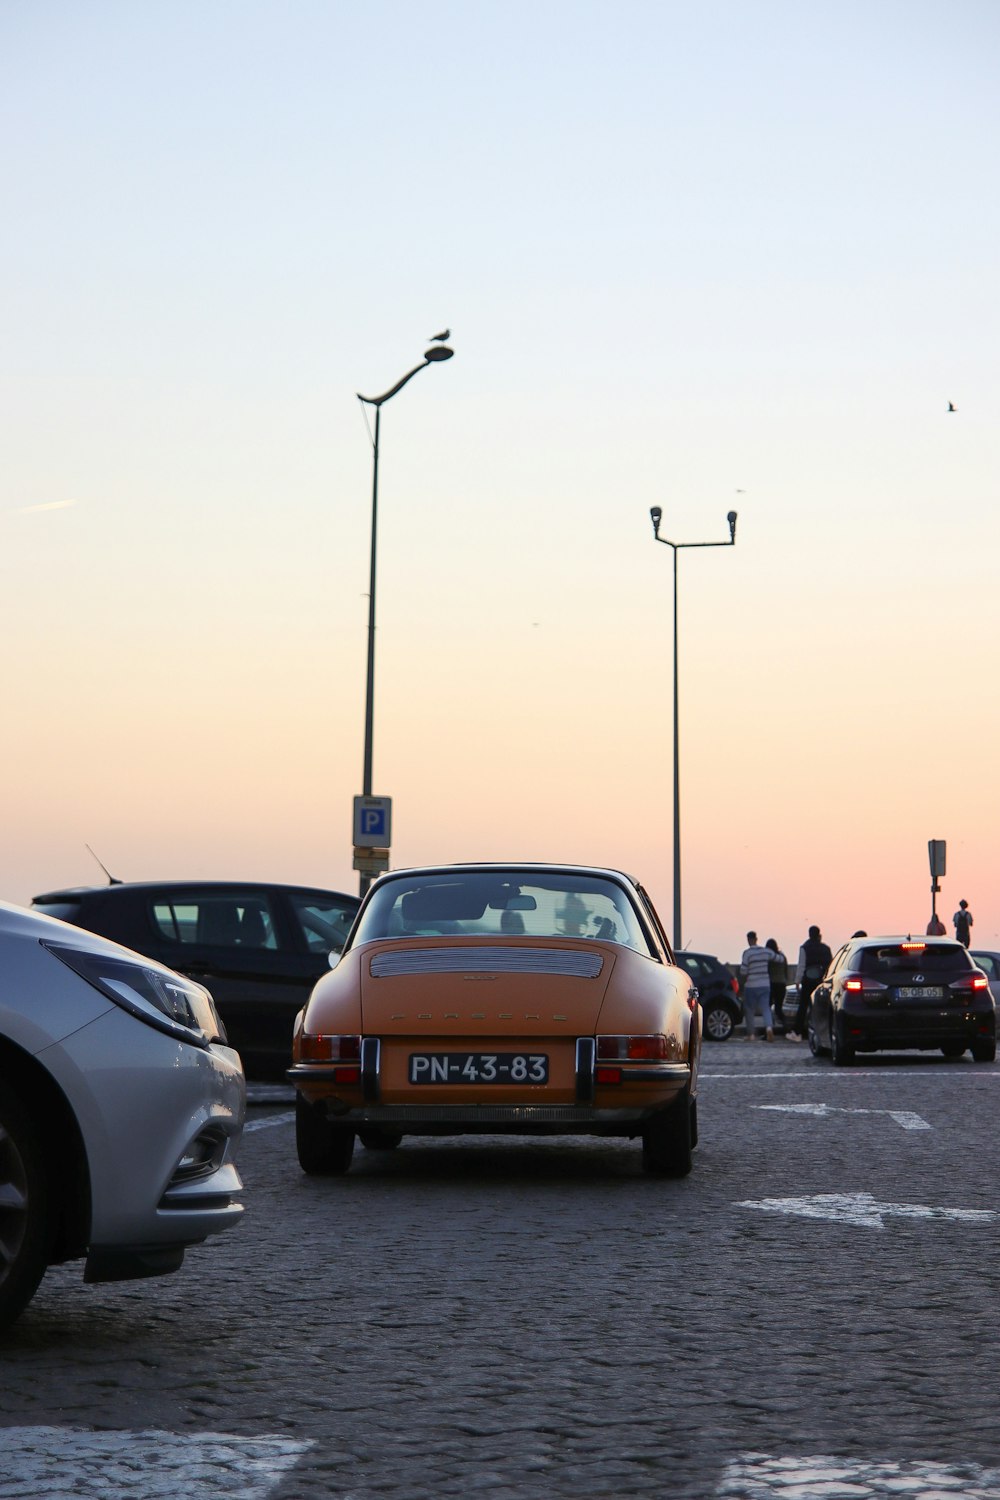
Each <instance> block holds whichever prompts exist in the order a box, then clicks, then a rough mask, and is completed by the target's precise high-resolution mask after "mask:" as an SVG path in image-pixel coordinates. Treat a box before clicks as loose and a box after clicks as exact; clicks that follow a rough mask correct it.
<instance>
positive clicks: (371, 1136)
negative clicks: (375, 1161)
mask: <svg viewBox="0 0 1000 1500" xmlns="http://www.w3.org/2000/svg"><path fill="white" fill-rule="evenodd" d="M402 1139H403V1132H402V1131H401V1130H380V1129H379V1128H378V1126H375V1127H374V1128H372V1127H369V1128H368V1129H367V1130H359V1131H358V1140H359V1141H360V1142H361V1144H362V1146H364V1148H365V1150H366V1151H395V1149H396V1147H397V1146H398V1145H399V1143H400V1141H401V1140H402Z"/></svg>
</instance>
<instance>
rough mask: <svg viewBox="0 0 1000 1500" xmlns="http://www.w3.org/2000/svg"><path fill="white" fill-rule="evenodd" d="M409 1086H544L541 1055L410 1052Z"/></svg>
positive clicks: (545, 1061)
mask: <svg viewBox="0 0 1000 1500" xmlns="http://www.w3.org/2000/svg"><path fill="white" fill-rule="evenodd" d="M409 1076H410V1082H411V1083H439V1084H440V1083H548V1081H549V1059H548V1055H547V1053H544V1052H411V1053H410V1075H409Z"/></svg>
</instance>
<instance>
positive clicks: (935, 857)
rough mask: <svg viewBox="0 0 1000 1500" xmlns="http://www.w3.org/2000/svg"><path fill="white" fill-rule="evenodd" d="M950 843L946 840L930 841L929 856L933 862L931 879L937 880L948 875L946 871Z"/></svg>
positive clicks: (928, 846) (928, 843)
mask: <svg viewBox="0 0 1000 1500" xmlns="http://www.w3.org/2000/svg"><path fill="white" fill-rule="evenodd" d="M947 853H948V842H947V840H946V839H928V841H927V855H928V858H929V859H930V862H931V879H932V880H937V879H938V878H939V877H940V876H942V875H947V873H948V871H947V870H946V869H945V863H946V860H947Z"/></svg>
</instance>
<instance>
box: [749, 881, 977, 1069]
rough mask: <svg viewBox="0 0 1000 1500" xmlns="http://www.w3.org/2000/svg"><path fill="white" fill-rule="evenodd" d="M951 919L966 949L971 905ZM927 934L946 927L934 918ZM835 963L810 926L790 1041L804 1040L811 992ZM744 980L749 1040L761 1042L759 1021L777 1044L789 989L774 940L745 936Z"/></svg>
mask: <svg viewBox="0 0 1000 1500" xmlns="http://www.w3.org/2000/svg"><path fill="white" fill-rule="evenodd" d="M952 921H953V922H954V924H955V937H956V939H957V941H958V942H960V943H961V944H962V946H963V947H964V948H968V947H969V945H970V943H971V942H972V913H971V911H970V910H969V903H968V901H960V902H959V903H958V911H957V912H956V913H955V915H954V917H953V918H952ZM927 933H928V936H936V937H944V936H945V925H944V923H943V922H942V921H941V919H940V917H938V916H937V914H936V913H935V915H934V916H933V917H932V918H931V920H930V922H929V923H928V926H927ZM852 936H853V937H856V938H863V937H867V936H868V934H867V933H866V932H855V933H853V934H852ZM832 961H833V954H832V953H831V952H830V948H829V946H828V945H827V944H826V943H824V941H823V934H822V933H821V932H820V930H819V928H818V927H816V926H812V927H810V929H809V936H808V937H807V938H806V940H805V942H804V943H803V944H802V946H801V948H800V949H799V958H798V963H797V964H796V966H795V982H796V984H797V985H798V987H799V1003H798V1007H797V1009H796V1012H795V1021H794V1023H793V1025H792V1027H791V1029H790V1030H789V1031H787V1032H785V1036H786V1037H787V1039H788V1041H790V1042H804V1041H805V1039H806V1027H807V1025H808V1022H809V1005H810V1002H811V1001H812V993H813V990H814V989H815V988H816V986H817V985H818V984H819V982H820V980H821V979H822V978H823V975H824V974H825V973H826V971H827V969H828V968H829V966H830V964H831V963H832ZM740 977H741V979H742V981H743V982H742V986H741V990H742V995H743V1019H744V1021H745V1022H746V1028H747V1041H748V1042H755V1041H756V1040H757V1025H758V1017H759V1018H760V1020H761V1021H762V1022H763V1025H764V1039H765V1041H768V1042H773V1041H774V1023H775V1020H776V1019H777V1020H781V1019H782V1016H783V1011H784V1000H785V991H786V990H787V989H788V985H789V974H788V960H787V958H786V957H785V955H784V954H783V953H782V951H781V949H780V948H779V947H778V944H777V940H776V939H775V938H768V940H767V942H766V943H758V941H757V934H756V933H755V932H748V933H747V946H746V948H745V949H744V950H743V957H742V958H741V959H740Z"/></svg>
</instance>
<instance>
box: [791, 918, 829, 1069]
mask: <svg viewBox="0 0 1000 1500" xmlns="http://www.w3.org/2000/svg"><path fill="white" fill-rule="evenodd" d="M832 961H833V954H832V953H831V952H830V949H829V948H828V947H827V945H826V943H824V941H823V934H822V933H821V932H820V930H819V928H818V927H816V926H813V927H810V929H809V936H808V937H807V938H806V940H805V942H804V943H803V944H802V947H801V948H800V949H799V961H798V964H797V965H796V969H795V978H796V980H797V981H798V986H799V1007H798V1010H797V1011H796V1012H795V1029H794V1031H790V1032H789V1033H788V1040H789V1041H790V1042H801V1041H804V1040H805V1035H806V1028H807V1026H808V1024H809V1006H810V1003H811V1001H812V992H813V990H814V989H815V988H816V986H817V985H818V984H819V982H820V980H821V979H822V978H823V975H824V974H825V973H826V971H827V969H828V968H829V967H830V964H831V963H832Z"/></svg>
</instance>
